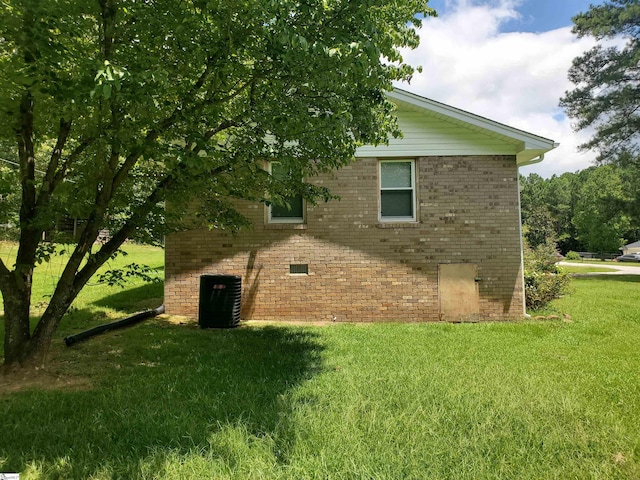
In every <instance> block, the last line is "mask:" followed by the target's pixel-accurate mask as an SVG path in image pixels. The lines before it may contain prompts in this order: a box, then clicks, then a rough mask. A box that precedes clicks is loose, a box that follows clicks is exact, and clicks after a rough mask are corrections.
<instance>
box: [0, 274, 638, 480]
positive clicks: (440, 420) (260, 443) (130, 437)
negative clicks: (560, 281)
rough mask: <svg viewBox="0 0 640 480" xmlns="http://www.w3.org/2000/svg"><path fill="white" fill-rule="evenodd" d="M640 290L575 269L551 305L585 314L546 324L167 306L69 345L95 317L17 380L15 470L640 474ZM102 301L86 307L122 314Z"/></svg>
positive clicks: (631, 279) (4, 426) (12, 392)
mask: <svg viewBox="0 0 640 480" xmlns="http://www.w3.org/2000/svg"><path fill="white" fill-rule="evenodd" d="M137 288H143V287H137ZM639 288H640V277H636V276H612V277H611V276H609V277H604V276H603V277H594V278H581V279H575V280H574V281H573V293H572V295H571V296H568V297H565V298H563V299H561V300H559V301H556V302H554V303H553V304H552V306H551V307H550V308H549V309H548V310H546V311H545V312H544V313H549V314H550V313H557V314H562V315H561V316H562V317H564V314H568V315H569V316H570V319H565V320H553V321H542V322H540V321H539V322H534V321H527V322H519V323H478V324H400V323H398V324H373V325H347V324H342V325H331V326H328V327H298V326H291V325H289V326H286V325H285V326H262V327H260V326H253V325H252V326H242V327H240V328H237V329H233V330H201V329H199V328H198V327H197V325H196V324H195V323H193V322H189V321H187V320H186V319H181V318H171V317H167V316H162V317H159V318H156V319H152V320H147V321H145V322H143V323H141V324H138V325H135V326H133V327H130V328H127V329H123V330H119V331H116V332H110V333H108V334H106V335H103V336H99V337H96V338H94V339H91V340H89V341H87V342H84V343H81V344H78V345H76V346H74V347H72V348H66V347H64V346H62V341H61V339H62V337H63V336H64V335H65V334H68V333H69V332H71V331H74V329H77V328H78V326H79V325H78V324H79V321H80V319H79V318H76V319H75V320H73V319H72V320H71V321H67V320H65V323H64V324H63V325H62V327H61V332H60V334H59V339H58V340H57V342H56V344H55V346H54V348H53V351H52V357H51V360H50V363H49V365H48V366H47V368H46V369H45V372H39V373H38V374H37V375H36V380H35V381H33V382H30V381H29V379H28V378H18V379H15V378H14V379H11V380H13V382H14V383H12V384H10V383H5V384H4V389H5V391H4V393H3V394H0V432H2V434H1V435H0V472H11V471H17V472H20V473H22V476H21V479H23V480H24V479H30V478H64V479H67V478H83V479H84V478H93V479H112V478H127V479H128V478H145V479H165V478H167V479H189V478H194V479H199V478H222V479H225V478H230V479H231V478H233V479H254V478H255V479H272V478H275V479H278V478H282V479H298V478H310V479H315V478H317V479H327V478H329V479H334V478H335V479H399V478H407V479H425V478H434V479H444V478H450V479H482V478H487V479H495V478H504V479H514V478H527V479H531V478H535V479H546V478H549V479H552V478H553V479H566V478H580V479H582V478H591V479H611V478H614V479H615V478H629V479H634V478H640V428H638V425H640V355H638V352H639V351H640V296H639V295H638V289H639ZM135 290H136V289H135V288H134V289H132V290H131V291H133V292H134V293H133V294H130V295H134V296H135ZM122 295H125V294H124V293H123V294H122ZM107 298H110V300H107V301H106V303H108V304H110V305H113V304H114V300H113V299H114V298H115V295H113V294H109V295H108V296H107ZM116 300H117V298H116ZM91 302H92V301H87V303H86V306H85V307H82V309H81V310H80V311H78V312H77V313H76V314H75V315H76V317H78V316H80V315H81V314H82V315H84V313H86V312H90V311H92V309H94V308H104V307H102V306H99V305H98V306H96V305H95V304H96V303H98V304H99V303H103V304H104V303H105V301H104V300H99V299H97V300H93V302H94V303H91ZM5 382H7V381H5Z"/></svg>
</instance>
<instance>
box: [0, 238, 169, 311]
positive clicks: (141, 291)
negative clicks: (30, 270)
mask: <svg viewBox="0 0 640 480" xmlns="http://www.w3.org/2000/svg"><path fill="white" fill-rule="evenodd" d="M72 248H73V245H64V244H61V245H57V247H56V252H55V253H54V254H53V255H51V258H50V260H49V261H48V262H43V263H41V264H39V265H37V266H36V269H35V273H34V279H33V287H32V288H33V292H32V301H33V303H32V305H33V308H32V312H33V314H34V317H35V316H36V315H37V314H38V313H42V311H43V309H44V308H45V307H46V305H47V302H48V301H49V298H50V295H51V293H52V292H53V290H54V289H55V286H56V283H57V281H58V279H59V278H60V274H61V273H62V270H63V268H64V266H65V264H66V261H67V260H68V258H69V255H70V252H71V249H72ZM96 248H97V247H96ZM17 249H18V246H17V244H16V243H13V242H2V241H0V258H2V260H3V261H4V262H5V265H7V266H8V267H9V268H11V267H13V263H14V261H15V255H16V252H17ZM122 251H123V253H121V254H119V255H118V256H117V257H116V258H114V259H112V260H109V261H108V262H107V263H106V264H105V265H104V266H103V267H102V268H100V270H99V271H98V274H100V273H104V272H105V271H107V270H112V269H119V268H123V267H125V266H126V265H129V264H131V263H137V264H138V265H146V266H148V267H150V268H152V269H154V270H155V273H152V274H151V276H155V277H157V278H158V279H160V280H162V279H163V278H164V250H163V249H161V248H157V247H149V246H145V245H137V244H133V243H129V244H125V245H124V246H123V248H122ZM162 290H163V288H162V282H159V283H155V284H153V283H151V284H149V283H145V282H144V281H142V280H139V279H136V278H131V279H130V281H129V282H128V283H127V287H126V289H123V288H121V287H118V286H111V287H110V286H108V285H106V284H104V283H99V282H98V279H97V277H96V276H94V277H93V279H92V280H90V281H89V283H88V284H87V286H86V287H85V288H84V289H83V290H82V291H81V292H80V294H79V295H78V298H77V299H76V300H75V301H74V303H73V306H72V308H71V312H72V313H78V312H79V311H83V313H86V314H89V315H88V316H90V317H96V316H98V317H101V318H109V317H112V316H121V313H122V312H134V311H138V310H140V309H145V308H149V307H153V308H155V307H158V306H159V305H161V304H162V296H163V291H162ZM0 312H3V301H2V295H0ZM77 316H79V317H82V316H83V315H82V314H79V315H77ZM80 323H82V318H80Z"/></svg>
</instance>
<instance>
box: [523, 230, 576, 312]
mask: <svg viewBox="0 0 640 480" xmlns="http://www.w3.org/2000/svg"><path fill="white" fill-rule="evenodd" d="M557 261H558V258H557V251H556V246H555V244H554V243H553V242H547V243H544V244H541V245H538V246H537V247H535V248H530V247H528V246H525V249H524V291H525V302H526V305H527V309H531V310H539V309H540V308H543V307H545V306H546V305H547V304H549V302H551V301H552V300H555V299H556V298H560V297H561V296H562V295H564V294H566V293H568V289H569V282H570V277H569V276H568V275H567V274H566V273H564V272H563V271H562V270H561V269H560V268H558V266H557V264H556V262H557Z"/></svg>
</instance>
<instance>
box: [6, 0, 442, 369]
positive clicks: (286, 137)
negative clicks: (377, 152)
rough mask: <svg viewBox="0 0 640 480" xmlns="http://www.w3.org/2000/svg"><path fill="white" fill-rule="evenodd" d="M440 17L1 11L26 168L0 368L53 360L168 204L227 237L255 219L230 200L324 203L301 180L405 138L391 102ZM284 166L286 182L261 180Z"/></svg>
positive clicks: (342, 3) (11, 120) (361, 12)
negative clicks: (106, 274) (99, 287)
mask: <svg viewBox="0 0 640 480" xmlns="http://www.w3.org/2000/svg"><path fill="white" fill-rule="evenodd" d="M432 13H433V12H432V11H431V10H430V9H429V8H428V6H427V1H426V0H396V1H393V2H388V1H387V0H363V1H357V2H354V1H351V0H303V1H299V0H296V1H293V0H291V1H289V0H181V1H178V0H146V1H138V0H92V1H88V0H6V1H4V2H2V3H1V4H0V92H2V94H1V97H0V145H2V146H3V149H2V152H1V153H2V155H0V156H2V157H3V158H5V160H8V161H10V162H14V163H16V164H18V167H17V170H16V172H15V173H16V174H15V176H16V181H15V182H12V184H13V185H14V191H13V192H6V193H3V195H10V194H14V195H16V196H17V198H19V202H16V204H17V207H16V208H17V211H14V212H9V213H7V215H9V214H12V215H14V217H17V221H18V223H19V228H20V239H19V248H18V249H17V254H16V257H15V259H12V260H10V261H9V262H3V261H1V260H0V291H1V292H2V296H3V299H4V313H5V315H4V317H5V318H4V320H5V339H4V354H5V364H13V363H26V362H30V361H37V362H41V361H42V360H43V359H44V355H45V354H46V351H47V347H48V345H49V344H50V341H51V338H52V335H53V333H54V332H55V330H56V328H57V326H58V324H59V322H60V320H61V318H62V316H63V315H64V313H65V312H66V311H67V309H68V308H69V306H70V305H71V303H72V302H73V300H74V299H75V298H76V296H77V294H78V293H79V291H80V290H81V289H82V288H83V286H84V285H85V284H86V282H87V281H88V280H89V278H90V277H91V276H92V275H93V274H94V273H95V272H96V270H97V269H98V268H99V267H100V266H101V265H102V264H104V262H105V261H106V260H108V259H109V258H110V257H111V256H113V255H114V253H116V252H117V250H118V248H119V247H120V245H121V244H122V243H123V242H124V241H125V240H126V239H127V238H130V237H132V236H135V235H141V234H143V233H145V231H146V230H147V229H148V227H149V225H154V226H155V225H157V224H158V222H157V221H156V220H157V218H158V216H157V213H158V212H159V211H160V210H161V208H162V206H163V202H171V204H172V209H171V211H172V212H173V215H172V216H170V217H167V220H166V223H167V225H166V226H167V227H171V228H181V226H182V225H180V222H179V220H180V217H181V213H182V212H183V211H184V208H185V207H186V206H189V208H190V209H191V211H195V212H196V213H198V214H199V216H197V217H198V218H201V219H202V220H203V221H204V222H206V223H207V224H208V225H210V226H213V227H218V228H223V227H237V226H238V225H240V224H241V223H242V218H241V217H239V216H238V214H237V213H236V212H235V211H234V210H233V208H232V205H231V204H232V200H233V199H234V198H248V199H254V200H255V199H257V200H265V201H266V199H267V198H268V199H269V200H268V201H274V202H278V201H283V199H286V197H287V196H291V195H292V194H302V195H304V196H305V197H306V198H308V199H309V200H313V199H314V198H319V197H322V196H325V197H326V196H327V195H328V192H325V191H323V190H322V189H319V188H314V187H312V186H311V185H309V184H305V183H304V182H303V181H302V179H303V178H304V177H309V176H312V175H313V174H315V173H317V172H319V171H324V170H328V169H333V168H335V167H339V166H341V165H343V164H345V163H346V162H348V161H350V160H351V159H352V158H353V154H354V151H355V148H356V147H357V145H359V144H362V143H373V144H376V143H379V142H384V141H386V139H387V138H388V135H389V134H397V133H398V132H397V126H396V124H395V121H394V118H393V114H392V110H393V109H392V105H391V104H390V103H389V102H388V101H386V99H385V95H384V91H385V90H389V89H391V86H392V81H395V80H408V79H409V78H410V77H411V75H412V73H413V69H412V68H411V67H410V66H408V65H406V64H404V62H403V60H402V57H401V55H400V53H399V48H403V47H415V46H417V44H418V37H417V34H416V32H415V26H419V25H420V18H422V17H423V16H424V15H430V14H432ZM272 159H277V160H278V161H280V162H283V163H284V164H285V165H286V166H287V167H288V171H290V172H291V173H290V175H289V176H288V177H287V178H284V179H278V180H277V181H276V180H274V179H272V178H271V177H270V176H269V175H267V174H266V173H265V171H264V169H263V166H264V164H263V162H264V161H267V160H272ZM7 164H8V165H10V164H9V163H7ZM7 177H8V176H7V175H4V178H7ZM6 186H7V182H5V183H4V187H3V188H5V189H6ZM63 216H69V217H72V218H82V219H86V223H85V224H84V225H85V226H84V228H83V230H82V231H81V233H80V236H79V239H78V241H77V245H76V246H75V249H74V250H73V253H72V254H71V256H70V258H69V261H68V263H67V264H66V266H65V268H64V270H63V272H62V274H61V276H60V278H59V280H58V283H57V286H56V288H55V291H54V293H53V295H52V296H51V298H50V301H49V304H48V306H47V308H46V310H45V311H44V313H43V314H42V316H41V317H40V318H39V319H38V320H37V323H36V325H35V327H34V328H33V329H32V328H30V325H29V315H30V305H31V279H32V275H33V270H34V265H35V264H36V262H37V261H38V256H39V252H41V251H42V237H43V232H44V231H46V230H47V229H49V228H51V227H52V226H53V225H54V223H55V221H56V220H57V219H59V218H61V217H63ZM105 227H108V228H110V229H111V234H112V236H111V239H110V240H109V241H108V242H107V243H105V244H102V245H98V246H96V244H95V240H96V237H97V235H98V232H99V231H100V230H101V229H102V228H105Z"/></svg>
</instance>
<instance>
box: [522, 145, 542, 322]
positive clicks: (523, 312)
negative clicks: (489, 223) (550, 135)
mask: <svg viewBox="0 0 640 480" xmlns="http://www.w3.org/2000/svg"><path fill="white" fill-rule="evenodd" d="M538 158H540V160H538V161H537V162H535V163H538V162H541V161H542V159H543V158H544V154H542V155H540V157H538ZM518 233H519V234H520V279H521V281H522V315H523V316H524V317H525V318H528V317H530V315H528V314H527V296H526V294H525V286H524V244H523V242H522V207H521V205H520V170H518Z"/></svg>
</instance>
